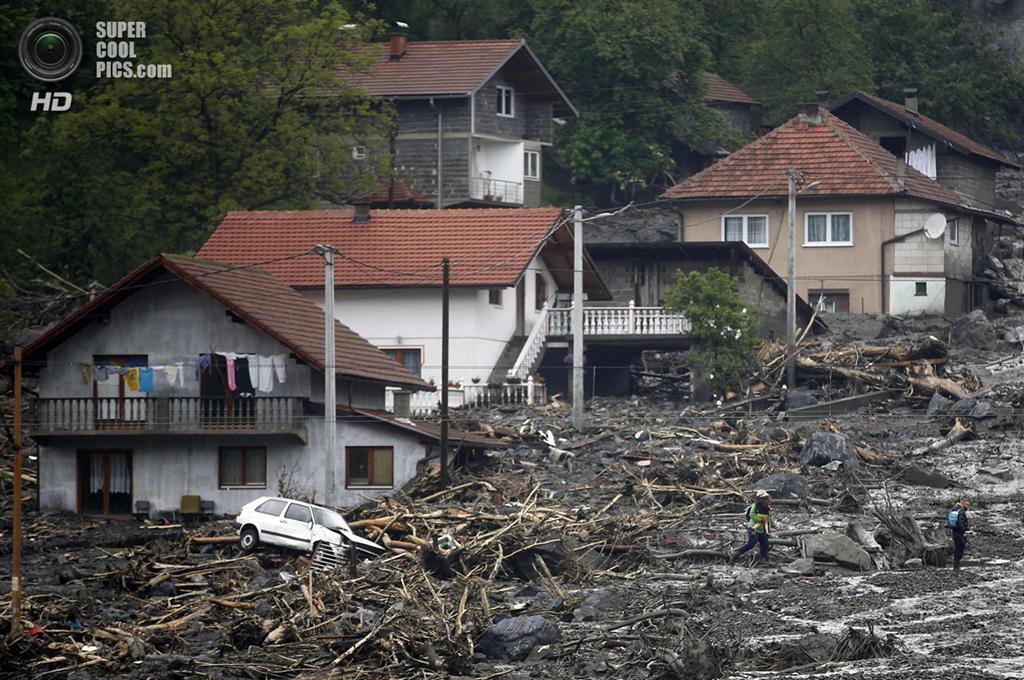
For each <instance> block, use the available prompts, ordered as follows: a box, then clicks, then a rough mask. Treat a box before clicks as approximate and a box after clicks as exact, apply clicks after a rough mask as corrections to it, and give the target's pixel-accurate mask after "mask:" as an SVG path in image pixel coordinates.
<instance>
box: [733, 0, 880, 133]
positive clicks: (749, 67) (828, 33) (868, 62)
mask: <svg viewBox="0 0 1024 680" xmlns="http://www.w3.org/2000/svg"><path fill="white" fill-rule="evenodd" d="M760 10H761V12H762V14H761V16H760V17H759V20H758V24H759V25H760V27H761V30H760V35H759V37H758V38H757V39H756V40H754V41H753V42H752V44H751V45H750V48H749V50H748V51H747V52H746V57H745V59H744V66H743V73H744V78H743V84H744V85H745V86H746V89H748V90H749V91H750V93H751V94H753V95H754V96H755V97H757V98H758V99H760V100H761V101H762V102H763V103H764V105H765V106H764V111H762V118H763V120H764V122H766V123H769V124H772V125H777V124H778V123H781V122H782V121H784V120H786V119H787V118H789V117H791V116H792V115H793V114H794V113H795V112H796V105H797V104H798V103H799V102H803V101H814V100H815V92H817V91H819V90H828V91H830V92H831V94H832V95H833V96H840V95H843V94H847V93H849V92H851V91H853V90H858V89H870V88H871V85H872V81H871V74H872V58H871V57H872V55H871V54H870V53H869V51H868V49H867V44H866V42H865V40H864V39H863V37H862V36H861V33H860V31H859V30H858V22H857V15H856V14H855V12H854V8H853V5H852V4H851V3H849V2H848V0H777V1H776V2H770V3H765V4H763V5H761V6H760ZM886 30H888V29H886ZM737 38H738V39H739V36H737Z"/></svg>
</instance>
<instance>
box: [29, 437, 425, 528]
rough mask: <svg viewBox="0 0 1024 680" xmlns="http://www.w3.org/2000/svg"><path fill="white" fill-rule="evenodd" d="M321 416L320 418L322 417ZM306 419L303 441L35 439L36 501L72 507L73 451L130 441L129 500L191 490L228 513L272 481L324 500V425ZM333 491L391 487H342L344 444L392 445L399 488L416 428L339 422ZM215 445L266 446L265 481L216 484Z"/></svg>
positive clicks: (409, 472) (347, 493)
mask: <svg viewBox="0 0 1024 680" xmlns="http://www.w3.org/2000/svg"><path fill="white" fill-rule="evenodd" d="M321 422H322V421H321ZM318 425H319V423H317V422H315V421H310V422H309V423H308V424H307V428H306V429H307V433H308V443H307V444H305V445H304V444H302V443H301V442H299V441H298V440H297V439H296V438H294V437H286V436H259V437H255V436H244V435H240V436H226V435H223V436H216V437H213V436H193V437H182V436H177V437H174V436H130V435H122V436H97V437H78V438H70V437H61V438H54V439H53V440H52V441H51V442H50V443H49V444H47V445H45V446H42V447H40V455H39V502H40V507H42V508H44V509H47V510H67V511H71V512H74V511H76V510H77V502H78V489H77V483H76V477H77V467H76V465H77V463H76V454H77V452H78V451H79V450H103V449H129V450H131V451H132V502H133V507H134V501H137V500H147V501H149V502H150V505H151V508H152V511H153V513H154V515H155V513H157V512H160V511H166V510H176V509H178V508H179V507H180V503H181V497H182V496H183V495H198V496H200V497H201V498H202V499H203V500H212V501H214V503H215V504H216V506H215V510H214V511H215V512H216V513H217V514H235V513H237V512H238V509H239V508H240V507H241V506H243V505H245V504H246V503H248V502H249V501H251V500H253V499H255V498H258V497H260V496H276V495H278V493H279V483H281V484H284V485H286V486H288V488H287V489H285V492H286V493H293V494H294V495H300V496H313V497H315V499H316V500H317V501H319V502H323V500H324V498H325V495H326V488H325V484H326V475H325V470H326V469H327V463H326V446H325V444H324V439H323V427H322V425H319V426H318ZM337 428H338V435H337V437H338V467H337V474H338V477H337V485H336V492H335V493H336V496H335V498H336V499H337V503H338V505H339V506H353V505H357V504H359V503H360V502H362V497H363V496H380V495H383V494H386V493H390V492H391V491H392V489H390V488H388V489H368V488H359V489H345V488H344V486H345V469H346V461H345V447H347V446H393V447H394V449H395V457H394V464H395V467H394V488H395V489H397V488H400V487H401V486H402V485H404V484H405V483H407V482H408V481H409V480H410V479H412V478H413V477H414V476H415V474H416V465H417V463H418V462H419V461H421V460H422V459H423V458H424V457H426V456H427V454H428V447H427V446H425V445H423V444H420V443H418V442H417V438H416V436H415V435H412V434H406V433H403V432H401V431H400V430H398V429H396V428H393V427H388V426H385V425H383V424H371V423H369V422H357V423H346V422H339V423H338V425H337ZM222 446H265V447H266V449H267V484H266V487H265V488H244V489H239V488H233V489H221V488H218V448H219V447H222Z"/></svg>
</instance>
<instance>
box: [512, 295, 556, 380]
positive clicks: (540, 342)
mask: <svg viewBox="0 0 1024 680" xmlns="http://www.w3.org/2000/svg"><path fill="white" fill-rule="evenodd" d="M550 312H551V310H550V309H549V307H548V303H547V302H545V303H544V306H543V307H542V308H541V311H540V314H538V315H537V320H536V321H535V322H534V324H533V328H532V329H531V330H530V335H528V336H527V337H526V343H525V344H524V345H523V349H521V350H520V351H519V356H518V357H517V358H516V363H515V364H513V365H512V368H510V369H509V371H508V374H509V376H511V377H513V378H518V379H519V380H526V379H527V378H528V377H529V376H530V374H531V373H532V372H533V369H534V368H536V363H537V359H538V358H539V357H540V355H541V354H542V353H543V352H544V347H545V346H546V345H547V336H546V333H547V328H548V315H549V314H550Z"/></svg>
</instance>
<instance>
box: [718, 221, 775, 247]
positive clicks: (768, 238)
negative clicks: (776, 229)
mask: <svg viewBox="0 0 1024 680" xmlns="http://www.w3.org/2000/svg"><path fill="white" fill-rule="evenodd" d="M736 217H742V218H743V238H742V239H741V240H742V241H743V243H746V244H747V247H749V248H767V247H768V242H769V241H771V236H770V234H771V222H770V221H769V220H768V215H767V214H759V213H751V214H749V215H747V214H743V215H737V214H729V215H722V241H725V220H726V219H728V218H736ZM751 217H761V218H764V243H751V242H750V230H749V228H748V226H747V225H748V223H749V220H750V218H751ZM725 242H727V243H728V241H725Z"/></svg>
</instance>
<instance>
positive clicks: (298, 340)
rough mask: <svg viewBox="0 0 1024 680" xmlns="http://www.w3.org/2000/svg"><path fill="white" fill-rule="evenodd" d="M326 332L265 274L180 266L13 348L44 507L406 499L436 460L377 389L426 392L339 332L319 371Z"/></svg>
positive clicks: (183, 261)
mask: <svg viewBox="0 0 1024 680" xmlns="http://www.w3.org/2000/svg"><path fill="white" fill-rule="evenodd" d="M324 328H325V319H324V313H323V311H322V310H321V309H320V308H319V307H317V306H316V305H315V304H313V303H312V302H310V301H309V300H308V299H306V298H305V297H304V296H302V295H301V294H299V293H298V292H296V291H294V290H293V289H291V288H290V287H288V286H287V285H285V284H283V283H281V282H280V281H277V280H276V279H274V278H273V277H272V276H271V275H270V274H268V273H267V272H264V271H260V270H257V269H253V268H237V267H227V266H225V265H221V264H217V263H213V262H207V261H201V260H193V259H189V258H184V257H177V256H161V257H157V258H155V259H154V260H151V261H150V262H148V263H146V264H144V265H142V266H141V267H139V268H138V269H136V270H135V271H133V272H131V273H130V274H128V275H127V276H125V277H124V278H123V279H121V280H120V281H118V282H117V283H116V284H115V285H113V286H111V287H110V288H109V289H108V290H106V291H104V292H103V293H102V294H101V295H99V296H97V297H96V298H95V299H93V300H91V301H89V302H88V303H86V304H85V305H83V306H82V307H81V308H79V309H78V310H77V311H75V312H74V313H72V314H71V315H69V316H68V317H66V318H65V319H63V320H62V321H61V322H59V323H58V324H57V325H55V326H54V327H53V328H51V329H50V330H49V331H47V332H46V333H44V334H43V335H41V336H40V337H39V338H37V339H36V340H34V341H33V342H32V343H30V344H29V345H27V346H26V347H25V348H24V352H23V361H24V366H25V371H26V373H27V374H28V375H29V376H30V377H34V378H35V379H36V380H37V383H38V397H39V398H38V399H37V400H35V404H34V414H33V415H32V417H30V418H29V420H28V434H29V435H30V436H31V437H32V438H33V439H34V440H35V442H36V443H37V444H38V445H39V503H40V507H42V508H44V509H54V510H68V511H74V512H81V513H87V514H97V515H129V514H133V513H135V512H137V511H138V512H142V513H149V514H152V515H159V514H161V513H164V512H168V511H173V510H177V509H179V507H180V505H181V503H182V497H184V496H199V497H200V499H201V500H202V501H205V502H206V503H209V502H211V501H212V503H213V507H214V510H213V511H214V512H216V513H233V512H235V511H237V509H238V508H239V507H241V506H242V505H244V504H245V503H247V502H249V501H251V500H253V499H254V498H257V497H259V496H262V495H277V494H279V493H280V494H283V495H292V496H302V497H306V498H315V499H317V500H318V501H320V502H324V500H325V499H333V501H334V503H335V504H336V505H350V504H355V503H357V502H359V501H360V500H361V499H362V497H363V496H365V495H370V496H373V495H379V494H383V493H390V492H391V490H393V489H397V488H399V487H401V486H402V485H403V484H405V483H406V482H407V481H409V480H410V479H411V478H412V477H413V476H414V475H415V473H416V470H417V465H418V464H419V463H420V462H422V461H424V460H425V459H426V458H428V457H430V456H438V455H439V447H438V441H439V437H438V431H437V428H436V426H434V425H432V424H427V423H422V422H416V421H412V420H409V419H407V418H398V417H396V416H395V415H392V414H390V413H387V412H385V411H384V399H385V388H386V387H388V386H400V387H403V388H406V389H409V390H421V389H425V388H427V385H426V384H425V383H424V382H423V381H422V380H421V379H420V378H418V377H416V376H414V375H412V374H411V373H409V372H408V371H406V370H405V369H403V368H402V366H400V365H399V364H398V363H396V362H395V361H394V360H393V359H392V358H390V357H388V356H387V355H385V354H384V353H383V352H381V351H380V350H378V349H377V348H375V347H373V346H372V345H371V344H370V343H368V342H367V341H366V340H364V339H363V338H361V337H360V336H359V335H357V334H356V333H354V332H353V331H352V330H351V329H349V328H348V327H347V326H344V325H342V324H341V323H340V322H335V324H334V334H335V343H336V352H335V356H334V357H332V358H331V359H330V360H328V359H327V358H326V357H325V354H324ZM325 370H333V371H334V373H335V384H336V388H337V404H338V413H337V422H336V425H335V432H336V440H337V457H336V458H335V459H334V460H333V461H332V460H330V459H329V457H328V455H327V450H328V446H327V438H326V432H327V430H326V428H325V419H324V371H325ZM453 436H454V437H457V439H456V441H464V446H468V447H469V448H474V447H483V448H486V447H490V446H493V445H495V444H496V442H494V441H493V440H492V441H487V440H483V439H479V438H477V437H473V436H472V435H467V434H465V433H459V434H457V435H453Z"/></svg>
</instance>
